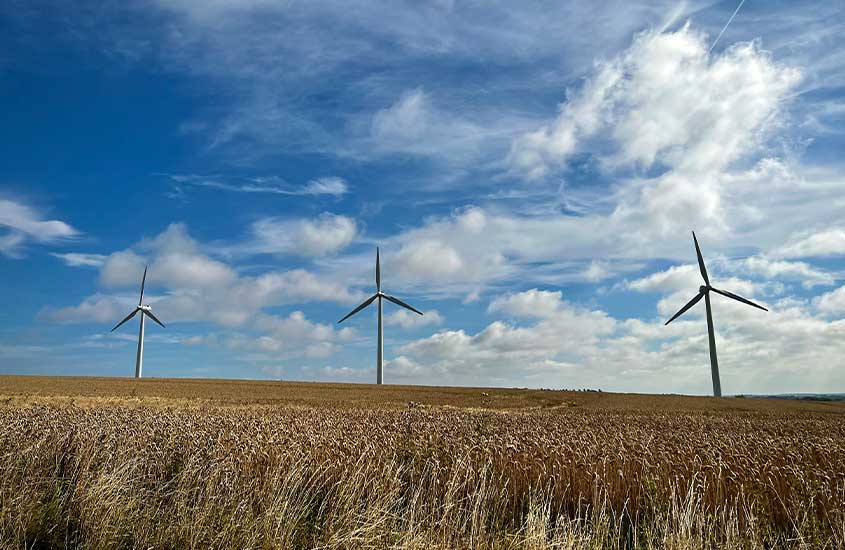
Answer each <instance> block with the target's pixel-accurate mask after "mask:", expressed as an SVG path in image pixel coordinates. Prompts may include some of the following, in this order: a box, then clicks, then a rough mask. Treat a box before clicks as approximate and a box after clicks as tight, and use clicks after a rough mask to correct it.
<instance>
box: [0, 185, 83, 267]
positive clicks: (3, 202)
mask: <svg viewBox="0 0 845 550" xmlns="http://www.w3.org/2000/svg"><path fill="white" fill-rule="evenodd" d="M0 228H4V229H5V230H6V232H5V233H4V234H0V254H2V255H4V256H8V257H10V258H19V257H21V256H22V255H23V250H24V247H25V245H26V244H27V242H29V241H32V242H36V243H42V244H55V243H60V242H63V241H68V240H70V239H73V238H75V237H78V236H79V234H80V233H79V231H77V230H76V229H74V228H73V227H71V226H70V225H68V224H67V223H65V222H63V221H60V220H45V219H43V216H42V215H41V214H40V213H39V212H37V211H36V210H35V209H34V208H32V207H31V206H28V205H26V204H23V203H21V202H18V201H14V200H11V199H7V198H2V197H0Z"/></svg>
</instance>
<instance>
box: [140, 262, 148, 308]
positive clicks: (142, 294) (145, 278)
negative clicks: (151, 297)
mask: <svg viewBox="0 0 845 550" xmlns="http://www.w3.org/2000/svg"><path fill="white" fill-rule="evenodd" d="M146 282H147V266H144V276H143V277H141V297H140V298H138V305H139V306H140V305H141V302H143V301H144V283H146Z"/></svg>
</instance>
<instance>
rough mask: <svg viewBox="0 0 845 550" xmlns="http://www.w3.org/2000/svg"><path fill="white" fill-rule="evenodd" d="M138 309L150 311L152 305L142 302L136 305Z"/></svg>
mask: <svg viewBox="0 0 845 550" xmlns="http://www.w3.org/2000/svg"><path fill="white" fill-rule="evenodd" d="M138 309H140V310H141V311H152V310H153V307H152V306H151V305H149V304H144V305H142V306H138Z"/></svg>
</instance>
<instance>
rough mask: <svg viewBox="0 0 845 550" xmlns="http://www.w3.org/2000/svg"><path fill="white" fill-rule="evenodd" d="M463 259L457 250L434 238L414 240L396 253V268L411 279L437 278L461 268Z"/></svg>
mask: <svg viewBox="0 0 845 550" xmlns="http://www.w3.org/2000/svg"><path fill="white" fill-rule="evenodd" d="M462 266H463V261H462V260H461V256H460V254H459V253H458V251H457V250H455V249H454V248H453V247H452V246H450V245H449V244H447V243H445V242H443V241H440V240H434V239H426V240H414V241H411V242H409V243H408V244H407V245H405V246H403V247H402V248H401V249H400V250H399V252H398V253H397V254H396V269H397V271H398V272H399V274H400V275H404V276H405V277H408V278H409V279H436V278H441V277H444V276H447V275H451V274H453V273H455V272H457V271H459V270H460V269H461V267H462Z"/></svg>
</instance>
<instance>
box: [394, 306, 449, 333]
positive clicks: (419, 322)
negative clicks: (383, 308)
mask: <svg viewBox="0 0 845 550" xmlns="http://www.w3.org/2000/svg"><path fill="white" fill-rule="evenodd" d="M444 321H445V318H444V317H443V315H441V314H440V312H439V311H437V310H436V309H430V310H428V311H423V315H417V314H416V313H414V312H412V311H408V310H407V309H404V308H403V309H397V310H396V311H394V312H393V313H389V314H388V315H385V316H384V322H385V324H388V325H397V326H400V327H402V328H404V329H415V328H420V327H427V326H431V325H442V324H443V322H444Z"/></svg>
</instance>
